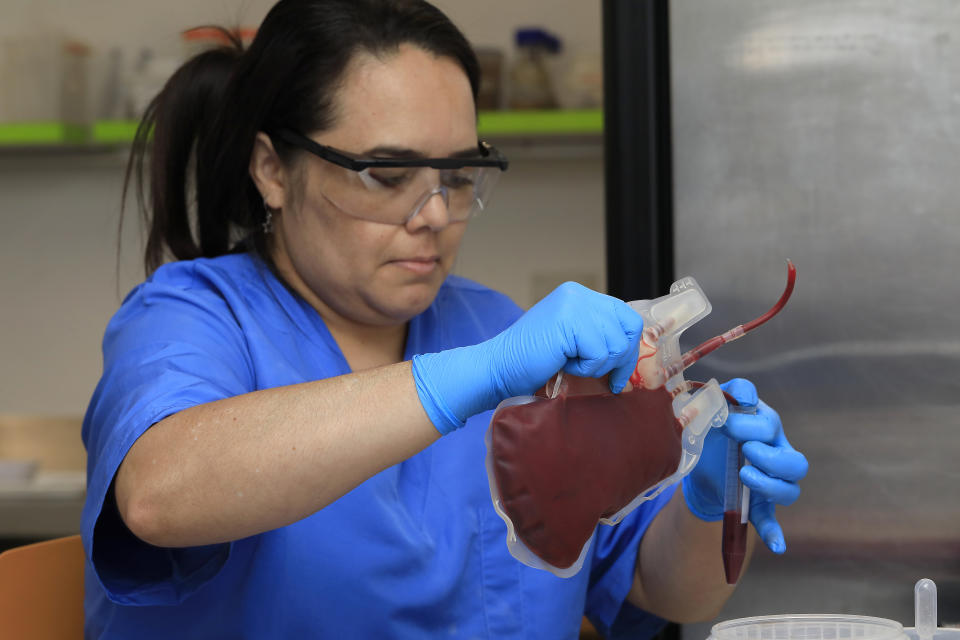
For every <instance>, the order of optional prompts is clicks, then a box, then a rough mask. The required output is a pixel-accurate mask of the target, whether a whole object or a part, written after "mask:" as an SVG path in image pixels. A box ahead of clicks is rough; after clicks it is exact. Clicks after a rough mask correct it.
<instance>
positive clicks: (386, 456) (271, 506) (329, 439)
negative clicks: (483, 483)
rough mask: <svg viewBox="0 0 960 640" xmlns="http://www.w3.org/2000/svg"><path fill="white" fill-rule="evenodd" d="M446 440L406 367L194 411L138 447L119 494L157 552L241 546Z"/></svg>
mask: <svg viewBox="0 0 960 640" xmlns="http://www.w3.org/2000/svg"><path fill="white" fill-rule="evenodd" d="M438 437H439V434H438V432H437V430H436V429H435V428H434V426H433V425H432V424H431V423H430V420H429V419H428V418H427V415H426V413H425V412H424V410H423V407H422V406H421V404H420V400H419V397H418V395H417V391H416V387H415V385H414V381H413V377H412V375H411V371H410V363H409V362H402V363H399V364H394V365H389V366H386V367H381V368H377V369H372V370H369V371H364V372H360V373H354V374H350V375H346V376H340V377H337V378H330V379H326V380H320V381H317V382H308V383H304V384H298V385H292V386H288V387H279V388H275V389H267V390H263V391H256V392H253V393H248V394H244V395H241V396H236V397H233V398H227V399H224V400H220V401H217V402H212V403H209V404H204V405H199V406H196V407H192V408H190V409H185V410H183V411H180V412H179V413H176V414H174V415H171V416H169V417H167V418H166V419H164V420H162V421H160V422H158V423H157V424H155V425H153V426H152V427H151V428H150V429H148V430H147V431H146V433H144V434H143V435H142V436H141V437H140V438H139V439H138V440H137V441H136V442H135V443H134V445H133V446H132V447H131V448H130V451H129V452H128V453H127V455H126V457H125V459H124V461H123V463H122V464H121V465H120V469H119V471H118V472H117V477H116V482H115V492H116V499H117V505H118V508H119V510H120V514H121V517H122V518H123V520H124V522H125V523H126V524H127V526H128V527H129V528H130V529H131V531H132V532H133V533H134V534H135V535H137V536H138V537H140V538H141V539H143V540H145V541H146V542H149V543H151V544H154V545H157V546H167V547H178V546H194V545H203V544H213V543H217V542H224V541H228V540H235V539H239V538H243V537H246V536H250V535H253V534H256V533H260V532H263V531H267V530H270V529H274V528H277V527H281V526H284V525H287V524H290V523H292V522H296V521H297V520H300V519H302V518H304V517H306V516H308V515H310V514H311V513H314V512H315V511H317V510H319V509H322V508H323V507H325V506H327V505H328V504H330V503H331V502H333V501H335V500H336V499H337V498H339V497H340V496H342V495H344V494H345V493H347V492H349V491H350V490H351V489H353V488H354V487H356V486H357V485H359V484H360V483H362V482H363V481H365V480H367V479H368V478H370V477H371V476H373V475H375V474H376V473H378V472H380V471H382V470H383V469H385V468H387V467H389V466H391V465H394V464H396V463H398V462H400V461H402V460H405V459H406V458H409V457H410V456H412V455H414V454H415V453H417V452H419V451H421V450H422V449H424V448H426V447H427V446H429V445H430V444H431V443H432V442H433V441H434V440H436V439H437V438H438Z"/></svg>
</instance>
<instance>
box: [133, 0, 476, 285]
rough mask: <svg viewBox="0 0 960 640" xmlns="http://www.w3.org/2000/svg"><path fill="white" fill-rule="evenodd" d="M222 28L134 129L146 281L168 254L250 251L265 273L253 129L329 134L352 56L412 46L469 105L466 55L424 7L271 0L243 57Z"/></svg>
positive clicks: (372, 1) (289, 152) (458, 38)
mask: <svg viewBox="0 0 960 640" xmlns="http://www.w3.org/2000/svg"><path fill="white" fill-rule="evenodd" d="M223 32H224V35H226V36H227V37H228V38H229V39H230V41H231V43H232V44H231V46H228V47H221V48H218V49H213V50H209V51H205V52H203V53H200V54H199V55H197V56H196V57H194V58H192V59H190V60H189V61H187V62H186V63H185V64H184V65H183V66H182V67H181V68H180V69H179V70H178V71H177V72H176V73H175V74H174V75H173V76H172V77H171V78H170V79H169V80H168V81H167V84H166V85H165V86H164V88H163V90H162V91H161V92H160V93H159V94H158V95H157V96H156V97H155V98H154V99H153V101H152V102H151V103H150V105H149V106H148V107H147V110H146V112H145V114H144V116H143V119H142V120H141V122H140V126H139V128H138V129H137V135H136V138H135V141H134V146H133V149H132V151H131V153H130V160H129V162H128V164H127V174H126V179H125V181H124V200H125V199H126V197H125V196H126V192H127V188H128V187H129V185H130V179H131V176H132V175H133V174H135V175H136V184H137V192H136V193H137V202H138V205H139V208H140V210H141V212H142V213H143V216H144V219H145V221H146V223H147V227H148V229H149V235H148V238H147V243H146V248H145V251H144V266H145V268H146V271H147V274H150V273H152V272H153V271H154V270H155V269H156V268H157V267H158V266H160V265H161V264H162V263H163V262H164V260H165V259H166V258H167V257H168V256H172V257H173V258H176V259H178V260H184V259H190V258H197V257H201V256H202V257H214V256H219V255H223V254H225V253H229V252H231V251H235V250H238V248H239V249H251V250H253V251H255V252H256V253H257V254H259V255H260V256H261V257H262V258H263V259H264V260H265V261H266V262H267V264H269V265H271V266H272V263H271V260H270V257H269V255H268V253H267V243H266V237H265V234H264V233H263V232H262V230H261V229H260V227H261V225H262V223H263V221H264V220H265V218H266V212H265V209H264V204H263V200H262V198H261V196H260V193H259V192H258V191H257V188H256V186H255V185H254V183H253V180H252V179H251V178H250V175H249V170H248V168H249V163H250V155H251V153H252V151H253V145H254V140H255V138H256V135H257V132H259V131H266V132H270V131H272V130H277V129H280V128H290V129H293V130H295V131H303V132H313V131H321V130H324V129H327V128H329V127H331V126H333V125H334V121H335V117H336V114H335V113H334V107H335V100H334V93H335V91H336V88H337V86H338V84H339V82H340V80H341V78H342V75H343V73H344V70H345V69H346V67H347V65H348V63H349V62H350V60H351V59H352V58H353V56H354V55H355V54H356V53H359V52H369V53H372V54H374V55H378V54H389V53H392V52H394V51H396V50H397V48H398V47H399V46H400V45H402V44H413V45H416V46H418V47H420V48H422V49H424V50H425V51H428V52H430V53H433V54H435V55H438V56H444V57H449V58H452V59H454V60H456V61H457V62H458V63H459V64H460V65H461V67H463V70H464V72H465V73H466V75H467V78H468V79H469V81H470V86H471V88H472V90H473V97H474V102H476V97H477V89H478V83H479V66H478V64H477V59H476V56H475V55H474V52H473V49H472V48H471V47H470V44H469V43H468V42H467V40H466V38H465V37H464V36H463V34H462V33H461V32H460V30H459V29H457V27H456V26H454V25H453V23H452V22H450V20H449V19H448V18H447V17H446V16H445V15H444V14H443V13H442V12H441V11H440V10H439V9H437V8H436V7H434V6H433V5H431V4H429V3H428V2H425V1H424V0H280V2H278V3H277V4H276V5H274V7H273V8H272V9H271V10H270V12H269V13H268V14H267V16H266V18H265V19H264V21H263V24H262V25H261V26H260V28H259V30H258V31H257V35H256V37H255V38H254V40H253V42H252V43H251V45H250V48H249V49H248V50H247V51H243V48H242V45H241V43H240V41H239V38H237V37H236V36H235V35H234V34H233V33H232V32H228V31H226V30H223ZM276 149H277V153H278V154H280V156H281V158H282V159H283V160H284V161H285V162H289V161H290V160H291V159H292V157H293V154H295V153H298V152H297V151H295V150H294V149H293V148H291V147H284V146H283V145H276ZM145 160H148V161H149V162H145ZM147 165H148V167H149V168H148V170H149V175H146V171H145V167H146V166H147ZM147 179H149V187H150V192H149V203H148V202H147V199H146V197H145V195H144V182H145V180H147ZM121 222H122V219H121ZM241 241H242V242H241Z"/></svg>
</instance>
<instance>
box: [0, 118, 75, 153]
mask: <svg viewBox="0 0 960 640" xmlns="http://www.w3.org/2000/svg"><path fill="white" fill-rule="evenodd" d="M88 140H89V128H88V127H85V126H83V125H75V124H67V123H65V122H11V123H0V146H3V147H51V146H52V147H57V146H68V145H80V144H86V143H87V141H88Z"/></svg>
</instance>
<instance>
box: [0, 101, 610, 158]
mask: <svg viewBox="0 0 960 640" xmlns="http://www.w3.org/2000/svg"><path fill="white" fill-rule="evenodd" d="M136 131H137V122H136V121H134V120H99V121H96V122H94V123H93V124H92V125H89V126H83V125H72V124H66V123H62V122H18V123H0V152H2V151H8V152H9V151H14V150H16V151H20V150H25V149H26V150H29V149H44V150H48V151H56V150H63V151H68V152H71V151H98V150H109V149H112V148H115V147H117V146H124V145H130V144H131V143H132V142H133V138H134V135H135V134H136ZM477 131H478V133H479V135H480V136H481V137H483V138H489V139H491V140H497V141H518V140H519V141H523V142H524V143H525V144H538V143H546V144H553V143H561V144H562V143H566V142H570V141H574V142H577V143H582V142H584V141H587V142H599V141H600V140H601V138H602V134H603V112H602V111H601V110H600V109H558V110H531V111H481V112H480V114H479V116H478V121H477Z"/></svg>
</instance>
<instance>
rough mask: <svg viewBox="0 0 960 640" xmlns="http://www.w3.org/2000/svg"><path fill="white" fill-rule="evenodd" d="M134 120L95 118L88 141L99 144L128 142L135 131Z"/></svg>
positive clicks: (137, 123)
mask: <svg viewBox="0 0 960 640" xmlns="http://www.w3.org/2000/svg"><path fill="white" fill-rule="evenodd" d="M139 124H140V123H139V122H137V121H136V120H97V121H96V122H94V123H93V129H92V131H91V135H90V141H91V142H94V143H99V144H129V143H131V142H133V138H134V136H135V135H136V133H137V126H139Z"/></svg>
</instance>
